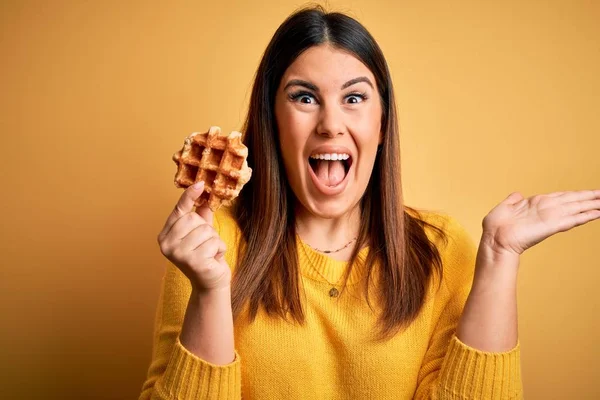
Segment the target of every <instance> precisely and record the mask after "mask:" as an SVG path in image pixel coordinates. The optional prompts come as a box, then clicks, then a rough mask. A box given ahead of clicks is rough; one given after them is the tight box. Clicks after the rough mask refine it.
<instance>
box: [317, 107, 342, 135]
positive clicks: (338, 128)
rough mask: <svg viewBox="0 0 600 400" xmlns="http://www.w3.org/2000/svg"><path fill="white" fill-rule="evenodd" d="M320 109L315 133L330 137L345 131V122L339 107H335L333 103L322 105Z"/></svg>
mask: <svg viewBox="0 0 600 400" xmlns="http://www.w3.org/2000/svg"><path fill="white" fill-rule="evenodd" d="M321 110H322V111H321V115H320V116H319V123H318V124H317V134H319V135H320V136H327V137H330V138H334V137H336V136H337V135H343V134H344V133H345V132H346V124H345V123H344V115H343V113H342V111H341V110H340V109H339V107H336V106H335V104H332V105H324V106H323V107H322V109H321Z"/></svg>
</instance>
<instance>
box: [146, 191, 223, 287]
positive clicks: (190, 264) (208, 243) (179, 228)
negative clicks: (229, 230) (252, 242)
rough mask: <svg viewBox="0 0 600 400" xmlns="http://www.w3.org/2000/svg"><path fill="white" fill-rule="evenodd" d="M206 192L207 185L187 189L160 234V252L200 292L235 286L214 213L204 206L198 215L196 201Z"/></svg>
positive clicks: (198, 210)
mask: <svg viewBox="0 0 600 400" xmlns="http://www.w3.org/2000/svg"><path fill="white" fill-rule="evenodd" d="M203 193H204V184H203V183H198V184H195V185H192V186H190V187H189V188H187V189H186V190H185V191H184V192H183V194H182V195H181V197H180V198H179V201H178V202H177V205H176V206H175V209H174V210H173V212H171V215H169V217H168V218H167V222H166V223H165V226H164V227H163V229H162V231H161V232H160V234H159V235H158V244H159V246H160V251H161V252H162V253H163V255H164V256H165V257H167V259H169V260H170V261H171V262H172V263H173V264H174V265H175V266H176V267H177V268H179V269H180V270H181V272H183V274H184V275H185V276H187V277H188V279H189V280H190V282H191V284H192V289H193V290H196V291H197V292H206V291H211V290H215V289H219V288H223V287H227V286H229V285H230V283H231V270H230V268H229V266H228V265H227V262H226V261H225V258H224V254H225V250H226V247H225V243H224V242H223V241H222V240H221V238H220V237H219V235H218V234H217V231H215V229H214V228H213V227H212V220H213V213H212V211H211V210H210V209H209V208H208V207H207V206H206V205H203V206H200V207H198V208H197V209H196V211H195V212H194V202H195V201H196V199H199V198H200V197H201V196H202V194H203Z"/></svg>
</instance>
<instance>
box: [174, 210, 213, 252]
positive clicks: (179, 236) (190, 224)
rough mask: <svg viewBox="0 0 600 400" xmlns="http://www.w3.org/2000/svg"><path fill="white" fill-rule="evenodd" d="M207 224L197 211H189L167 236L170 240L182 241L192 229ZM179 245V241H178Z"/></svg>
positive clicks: (176, 222)
mask: <svg viewBox="0 0 600 400" xmlns="http://www.w3.org/2000/svg"><path fill="white" fill-rule="evenodd" d="M202 225H206V222H205V221H204V220H203V219H202V217H200V216H199V215H198V214H195V213H193V212H192V213H187V214H185V215H183V216H182V217H181V218H179V219H178V220H177V221H175V223H174V224H173V226H171V229H170V230H169V232H168V233H167V235H166V236H165V239H168V240H169V241H170V242H180V241H181V240H183V238H184V237H186V236H187V235H188V234H189V233H190V232H191V231H193V230H194V229H196V228H197V227H199V226H202ZM177 245H179V243H177Z"/></svg>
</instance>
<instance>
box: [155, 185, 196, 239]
mask: <svg viewBox="0 0 600 400" xmlns="http://www.w3.org/2000/svg"><path fill="white" fill-rule="evenodd" d="M203 191H204V182H202V181H201V182H196V183H195V184H193V185H191V186H190V187H188V188H187V189H186V190H185V191H184V192H183V193H182V194H181V197H180V198H179V201H177V204H176V205H175V208H174V209H173V211H172V212H171V214H170V215H169V217H168V218H167V221H166V222H165V225H164V227H163V229H162V231H161V232H160V234H159V237H161V236H162V237H164V236H166V235H167V234H168V233H169V231H170V230H171V227H172V226H173V224H175V222H176V221H177V220H178V219H179V218H181V217H182V216H183V215H185V214H187V213H189V212H192V211H193V210H194V202H195V201H196V199H197V198H198V197H200V195H201V194H202V192H203Z"/></svg>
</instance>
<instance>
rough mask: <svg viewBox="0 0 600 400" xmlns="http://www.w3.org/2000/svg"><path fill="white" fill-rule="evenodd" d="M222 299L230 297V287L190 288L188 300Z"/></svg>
mask: <svg viewBox="0 0 600 400" xmlns="http://www.w3.org/2000/svg"><path fill="white" fill-rule="evenodd" d="M223 297H229V298H230V297H231V285H226V286H221V287H216V288H210V289H201V288H197V287H193V286H192V293H191V294H190V298H194V299H209V298H223Z"/></svg>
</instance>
